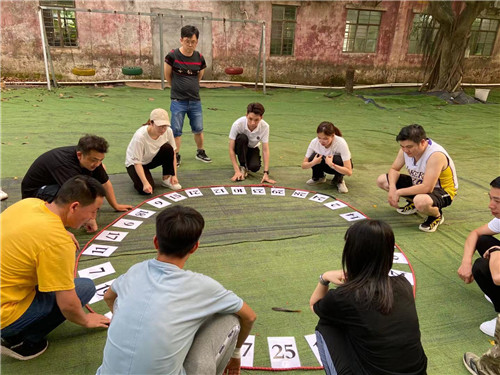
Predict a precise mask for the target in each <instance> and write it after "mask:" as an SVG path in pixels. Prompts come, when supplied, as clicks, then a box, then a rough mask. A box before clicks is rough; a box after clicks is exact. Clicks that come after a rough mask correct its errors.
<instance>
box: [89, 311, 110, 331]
mask: <svg viewBox="0 0 500 375" xmlns="http://www.w3.org/2000/svg"><path fill="white" fill-rule="evenodd" d="M85 316H86V318H87V322H86V324H85V327H87V328H108V326H109V323H110V322H111V320H109V318H106V317H105V316H104V315H101V314H96V313H89V314H86V315H85Z"/></svg>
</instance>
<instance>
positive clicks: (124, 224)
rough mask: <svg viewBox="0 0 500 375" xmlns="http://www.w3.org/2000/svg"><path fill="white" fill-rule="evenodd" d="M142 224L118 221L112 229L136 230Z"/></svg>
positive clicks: (125, 220) (134, 221)
mask: <svg viewBox="0 0 500 375" xmlns="http://www.w3.org/2000/svg"><path fill="white" fill-rule="evenodd" d="M141 224H142V221H140V220H130V219H120V220H118V221H117V222H116V223H114V224H113V226H114V227H118V228H125V229H137V227H139V225H141Z"/></svg>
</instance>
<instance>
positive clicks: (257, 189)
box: [252, 186, 266, 195]
mask: <svg viewBox="0 0 500 375" xmlns="http://www.w3.org/2000/svg"><path fill="white" fill-rule="evenodd" d="M252 194H253V195H266V188H263V187H256V186H252Z"/></svg>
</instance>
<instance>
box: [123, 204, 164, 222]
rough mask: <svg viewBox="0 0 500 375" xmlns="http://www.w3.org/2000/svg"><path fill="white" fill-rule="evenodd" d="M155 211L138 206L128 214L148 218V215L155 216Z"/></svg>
mask: <svg viewBox="0 0 500 375" xmlns="http://www.w3.org/2000/svg"><path fill="white" fill-rule="evenodd" d="M158 207H159V206H158ZM155 213H156V211H151V210H145V209H143V208H136V209H135V210H132V211H130V212H129V213H128V214H127V215H130V216H135V217H142V218H144V219H147V218H148V217H150V216H153V215H154V214H155Z"/></svg>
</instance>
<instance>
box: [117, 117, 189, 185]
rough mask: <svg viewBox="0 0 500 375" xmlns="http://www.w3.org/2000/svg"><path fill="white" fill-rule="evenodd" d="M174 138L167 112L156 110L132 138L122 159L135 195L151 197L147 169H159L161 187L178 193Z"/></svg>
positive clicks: (151, 177) (152, 182)
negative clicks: (149, 195) (160, 172)
mask: <svg viewBox="0 0 500 375" xmlns="http://www.w3.org/2000/svg"><path fill="white" fill-rule="evenodd" d="M175 150H176V146H175V139H174V135H173V132H172V129H171V128H170V120H169V117H168V113H167V111H165V110H164V109H162V108H156V109H154V110H153V111H152V112H151V115H150V116H149V120H148V122H147V123H146V124H144V125H143V126H141V127H140V128H139V129H138V130H137V131H136V132H135V134H134V136H133V137H132V140H131V141H130V143H129V145H128V147H127V155H126V159H125V166H126V167H127V172H128V175H129V176H130V178H131V179H132V181H133V183H134V188H135V190H137V192H138V193H139V194H144V195H146V194H152V193H153V190H154V187H155V183H154V179H153V176H151V172H150V169H153V168H156V167H159V166H160V165H161V167H162V176H163V177H162V182H161V184H162V185H163V186H165V187H167V188H169V189H172V190H178V189H182V186H181V185H180V184H179V181H178V180H177V176H176V174H177V160H176V155H175Z"/></svg>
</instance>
